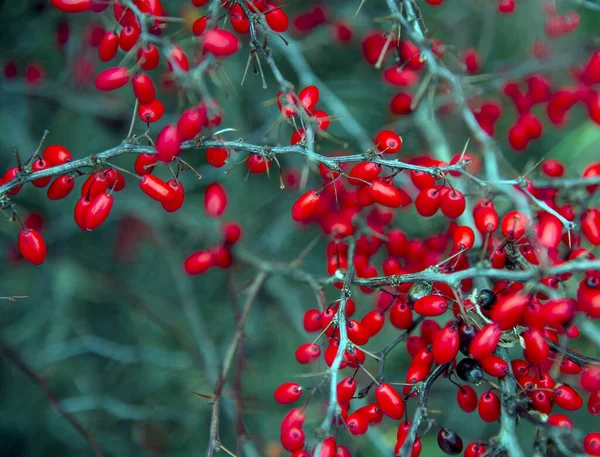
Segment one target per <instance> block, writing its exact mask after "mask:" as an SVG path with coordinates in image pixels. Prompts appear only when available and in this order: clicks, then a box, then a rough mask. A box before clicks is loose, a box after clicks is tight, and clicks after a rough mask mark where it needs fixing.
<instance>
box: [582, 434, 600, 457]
mask: <svg viewBox="0 0 600 457" xmlns="http://www.w3.org/2000/svg"><path fill="white" fill-rule="evenodd" d="M583 449H584V450H585V452H586V453H587V454H589V455H593V456H600V433H588V434H587V435H586V436H585V438H584V439H583Z"/></svg>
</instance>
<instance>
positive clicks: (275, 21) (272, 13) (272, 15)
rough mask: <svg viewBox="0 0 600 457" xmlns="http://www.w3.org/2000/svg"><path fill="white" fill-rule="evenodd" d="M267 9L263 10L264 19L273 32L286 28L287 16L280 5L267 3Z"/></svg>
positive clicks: (283, 30)
mask: <svg viewBox="0 0 600 457" xmlns="http://www.w3.org/2000/svg"><path fill="white" fill-rule="evenodd" d="M267 9H268V11H267V12H265V19H266V20H267V24H268V26H269V27H270V28H271V30H273V31H274V32H279V33H283V32H285V31H286V30H287V28H288V17H287V14H285V12H284V11H283V9H282V8H281V7H280V6H276V5H268V6H267Z"/></svg>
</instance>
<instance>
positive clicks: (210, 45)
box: [202, 29, 241, 57]
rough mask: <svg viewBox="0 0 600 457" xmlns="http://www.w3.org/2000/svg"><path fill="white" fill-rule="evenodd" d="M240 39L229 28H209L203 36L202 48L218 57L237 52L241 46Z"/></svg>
mask: <svg viewBox="0 0 600 457" xmlns="http://www.w3.org/2000/svg"><path fill="white" fill-rule="evenodd" d="M240 45H241V43H240V40H239V38H238V37H236V36H235V35H234V34H233V33H231V32H230V31H229V30H224V29H214V30H208V31H206V32H205V33H204V35H203V37H202V49H203V50H204V51H205V52H208V53H210V54H213V55H215V56H216V57H227V56H230V55H232V54H235V53H236V52H237V51H238V49H239V48H240Z"/></svg>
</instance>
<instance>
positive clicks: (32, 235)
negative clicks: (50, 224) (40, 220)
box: [18, 228, 46, 265]
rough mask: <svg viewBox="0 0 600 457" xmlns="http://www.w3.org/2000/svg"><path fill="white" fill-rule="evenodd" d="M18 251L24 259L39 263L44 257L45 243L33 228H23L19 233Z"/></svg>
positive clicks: (35, 263) (42, 261)
mask: <svg viewBox="0 0 600 457" xmlns="http://www.w3.org/2000/svg"><path fill="white" fill-rule="evenodd" d="M18 244H19V251H20V252H21V255H22V256H23V258H24V259H25V260H27V261H28V262H30V263H32V264H34V265H41V264H42V263H44V260H45V259H46V243H45V241H44V238H42V235H40V234H39V232H37V231H36V230H34V229H30V228H24V229H23V230H21V233H19V242H18Z"/></svg>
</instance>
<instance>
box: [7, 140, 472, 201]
mask: <svg viewBox="0 0 600 457" xmlns="http://www.w3.org/2000/svg"><path fill="white" fill-rule="evenodd" d="M208 148H226V149H231V150H233V151H238V152H246V153H249V154H260V155H264V156H266V157H273V156H275V155H280V154H296V155H302V156H305V157H307V158H309V159H312V160H315V161H316V162H319V163H322V164H324V165H326V166H327V167H328V168H331V169H334V170H339V167H340V164H342V163H353V162H362V161H365V160H366V161H371V162H375V163H378V164H381V165H384V166H386V167H389V168H391V169H394V170H415V171H423V172H425V173H428V174H430V175H433V176H441V174H442V173H445V172H448V171H457V172H462V171H463V170H464V166H463V165H462V164H460V163H457V164H455V165H450V166H446V167H436V166H433V167H423V166H420V165H413V164H410V163H406V162H402V161H400V160H396V159H382V158H380V157H370V156H369V155H368V154H366V153H365V154H353V155H347V156H337V157H327V156H323V155H321V154H318V153H316V152H314V151H311V150H310V149H307V148H306V147H305V146H303V145H301V144H297V145H295V146H275V147H273V146H269V145H263V146H259V145H254V144H249V143H246V142H245V141H244V140H242V139H240V140H236V141H221V140H219V139H206V140H200V141H197V142H194V141H188V142H185V143H184V144H183V145H182V147H181V149H182V151H192V150H197V149H208ZM155 152H156V150H155V149H154V148H153V147H151V146H141V145H137V144H131V143H127V142H123V143H121V144H120V145H118V146H115V147H113V148H110V149H107V150H105V151H102V152H98V153H95V154H92V155H90V156H88V157H84V158H82V159H77V160H73V161H71V162H67V163H65V164H63V165H57V166H54V167H50V168H47V169H45V170H42V171H38V172H35V173H31V172H28V171H27V170H24V171H23V172H21V173H19V174H18V175H17V177H15V178H14V179H12V180H10V181H8V182H6V183H4V184H3V185H1V186H0V197H2V196H5V195H6V193H7V192H8V191H10V190H11V189H14V188H15V187H18V186H20V185H23V184H26V183H28V182H31V181H33V180H36V179H39V178H45V177H48V176H61V175H65V174H68V173H73V172H75V171H79V170H81V169H83V168H93V169H95V168H98V167H101V166H102V164H104V163H105V162H106V161H107V160H109V159H112V158H114V157H118V156H121V155H123V154H138V155H139V154H154V153H155Z"/></svg>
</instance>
